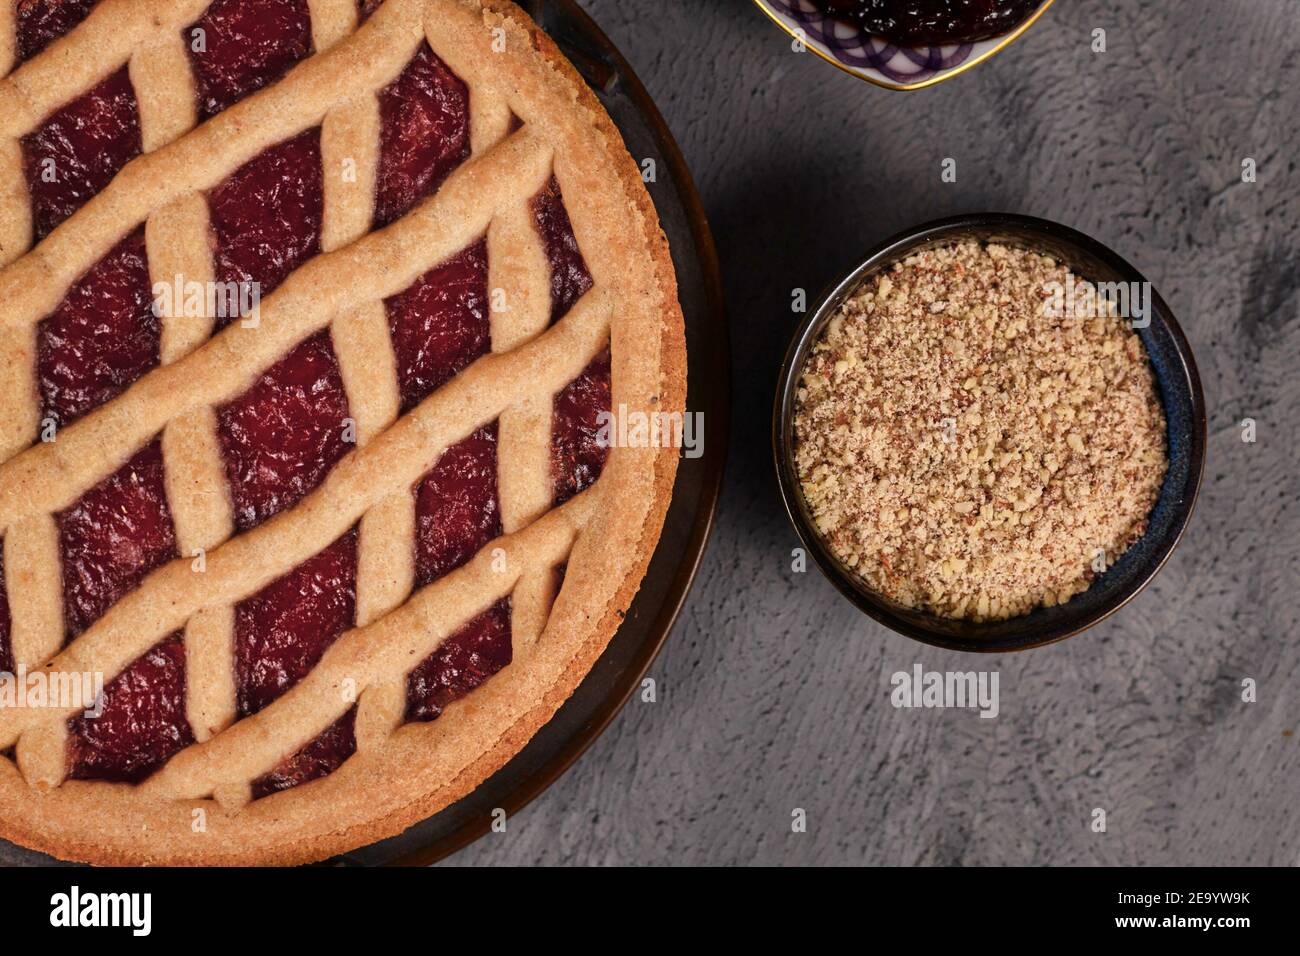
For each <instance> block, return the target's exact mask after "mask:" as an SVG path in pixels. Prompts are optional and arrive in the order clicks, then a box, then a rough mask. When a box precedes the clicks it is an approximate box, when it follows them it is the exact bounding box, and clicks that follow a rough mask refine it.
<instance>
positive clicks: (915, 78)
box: [754, 0, 1055, 90]
mask: <svg viewBox="0 0 1300 956" xmlns="http://www.w3.org/2000/svg"><path fill="white" fill-rule="evenodd" d="M1054 2H1055V0H1043V2H1042V3H1041V4H1039V7H1038V9H1037V10H1036V11H1034V13H1033V15H1032V16H1030V17H1029V19H1027V20H1025V22H1024V23H1022V24H1020V26H1018V27H1016V28H1015V29H1014V30H1012V31H1011V32H1010V33H1006V34H1004V35H1002V36H998V37H993V38H991V39H988V40H980V41H978V42H975V43H958V44H945V45H943V46H898V45H897V44H894V43H890V42H889V41H888V40H885V39H883V38H881V37H877V36H872V35H871V34H869V33H867V32H866V31H865V30H863V29H862V28H861V27H859V26H856V25H854V24H852V23H848V22H845V21H843V20H839V19H836V18H835V17H833V16H831V15H830V14H828V13H825V12H823V11H821V10H819V9H817V7H816V6H814V5H813V4H812V3H811V2H809V0H754V3H755V4H756V5H757V6H758V8H759V9H760V10H762V11H763V12H764V13H765V14H767V16H768V17H769V19H771V20H772V22H773V23H775V24H776V25H777V26H779V27H780V28H781V29H782V30H784V31H785V32H786V33H788V34H789V35H790V37H791V38H792V39H797V40H801V41H803V42H804V43H805V44H806V45H807V47H808V49H809V50H811V51H812V52H813V53H816V54H817V55H818V56H819V57H821V58H822V59H823V60H825V61H826V62H827V63H830V64H832V65H834V66H837V67H839V68H840V69H841V70H843V71H844V72H846V73H851V74H852V75H854V76H856V77H858V78H859V79H863V80H866V81H867V82H868V83H874V84H876V85H877V86H883V87H885V88H886V89H890V90H919V89H921V88H923V87H926V86H933V85H934V84H936V83H942V82H943V81H944V80H948V79H951V78H952V77H954V76H956V75H957V74H959V73H964V72H966V71H967V70H969V69H970V68H971V67H973V66H975V65H976V64H979V63H983V62H984V61H985V60H987V59H988V58H989V57H991V56H993V54H995V53H997V52H999V51H1000V50H1002V49H1003V48H1004V47H1006V46H1008V45H1009V44H1011V43H1012V41H1014V40H1016V39H1017V38H1018V37H1020V36H1021V35H1022V34H1023V33H1024V32H1025V31H1026V30H1028V29H1029V28H1030V27H1031V26H1033V25H1034V24H1035V23H1037V22H1038V20H1039V18H1040V17H1042V15H1043V14H1044V13H1046V12H1047V8H1048V7H1050V6H1051V5H1052V4H1053V3H1054Z"/></svg>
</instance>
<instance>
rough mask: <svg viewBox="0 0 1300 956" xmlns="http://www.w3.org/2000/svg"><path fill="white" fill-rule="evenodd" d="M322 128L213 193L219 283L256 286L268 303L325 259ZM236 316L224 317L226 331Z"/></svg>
mask: <svg viewBox="0 0 1300 956" xmlns="http://www.w3.org/2000/svg"><path fill="white" fill-rule="evenodd" d="M320 163H321V159H320V128H319V127H316V128H313V129H309V130H306V131H304V132H302V133H299V134H298V135H297V136H295V137H293V138H292V139H287V140H285V141H284V142H282V143H277V144H276V145H275V146H272V147H271V148H270V149H267V150H264V151H263V152H261V153H259V154H258V155H256V156H254V157H253V158H252V159H250V160H249V161H248V162H246V163H245V164H244V165H243V166H240V167H239V168H238V169H237V170H235V171H234V172H233V173H231V174H230V176H228V177H227V178H226V179H225V180H224V181H223V182H221V183H220V184H218V185H217V187H216V188H215V189H213V190H212V191H211V192H210V193H209V194H208V209H209V213H210V215H211V220H212V233H213V236H214V237H215V243H216V252H215V255H214V272H215V276H216V279H217V281H218V282H241V283H253V284H255V285H252V286H249V288H255V289H256V290H257V292H258V295H259V296H260V297H262V298H265V297H266V296H268V295H270V294H271V292H272V291H274V289H275V287H276V286H278V285H279V284H280V283H281V282H283V281H284V280H285V278H286V277H287V276H288V275H289V273H291V272H292V271H293V270H294V269H297V268H298V267H299V266H300V265H302V264H303V263H304V262H306V261H307V260H308V259H310V258H311V257H312V256H314V255H316V253H318V252H320V230H321V217H322V215H323V208H324V198H323V197H324V191H323V186H322V182H321V165H320ZM232 318H233V317H232V316H228V315H227V316H218V319H217V325H218V327H223V326H225V325H228V324H229V323H230V321H231V319H232Z"/></svg>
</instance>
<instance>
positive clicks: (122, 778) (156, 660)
mask: <svg viewBox="0 0 1300 956" xmlns="http://www.w3.org/2000/svg"><path fill="white" fill-rule="evenodd" d="M68 730H69V731H70V739H69V741H68V775H69V776H70V777H72V778H73V779H75V780H113V781H119V782H125V783H139V782H140V781H141V780H143V779H144V778H145V777H147V776H149V774H151V773H153V771H155V770H156V769H158V768H159V767H160V766H162V765H163V764H164V763H166V762H167V761H168V760H169V759H171V757H172V756H174V755H175V754H176V753H177V752H178V751H181V750H184V749H185V748H186V747H188V746H190V744H192V743H194V734H193V732H192V731H191V730H190V724H189V721H188V720H187V719H186V716H185V644H184V642H183V641H182V639H181V635H180V633H179V632H177V633H175V634H172V635H170V636H169V637H167V638H164V639H163V640H162V642H161V643H159V644H156V645H154V647H153V648H152V649H151V650H149V651H148V652H146V653H145V654H142V655H141V656H140V657H138V658H136V659H135V660H134V661H133V662H132V663H131V664H130V665H128V666H127V668H126V670H124V671H122V672H121V673H120V674H118V675H117V676H116V677H114V678H113V679H112V680H111V681H109V682H108V683H107V684H106V685H105V686H104V699H103V711H102V712H101V713H100V714H99V716H98V717H89V716H86V715H85V714H81V715H79V716H77V717H74V718H72V719H71V720H70V721H68Z"/></svg>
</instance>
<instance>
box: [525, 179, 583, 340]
mask: <svg viewBox="0 0 1300 956" xmlns="http://www.w3.org/2000/svg"><path fill="white" fill-rule="evenodd" d="M533 216H534V218H535V219H536V221H537V230H538V232H540V233H541V234H542V241H543V243H544V244H545V246H546V258H547V259H548V260H549V261H550V264H551V321H552V322H557V321H559V320H560V319H562V318H564V316H565V315H566V314H567V313H568V311H569V309H571V308H573V303H575V302H577V301H578V299H580V298H581V297H582V294H583V293H584V292H586V291H587V290H588V289H590V288H591V286H592V280H591V273H590V272H588V271H587V263H586V262H585V261H584V260H583V258H582V250H580V249H579V248H578V240H577V238H576V237H575V236H574V235H573V225H572V223H570V222H569V214H568V212H567V211H566V210H565V208H564V197H563V196H561V195H560V184H559V182H558V181H557V180H556V178H555V177H554V176H552V177H551V180H550V182H548V183H547V184H546V188H545V189H543V190H542V191H541V192H540V193H538V194H537V195H536V196H534V197H533Z"/></svg>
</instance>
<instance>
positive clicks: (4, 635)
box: [0, 540, 14, 674]
mask: <svg viewBox="0 0 1300 956" xmlns="http://www.w3.org/2000/svg"><path fill="white" fill-rule="evenodd" d="M10 627H11V625H10V620H9V589H8V586H7V585H6V583H5V552H4V541H3V540H0V674H12V673H13V672H14V646H13V643H12V642H11V640H10V637H9V634H10Z"/></svg>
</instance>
